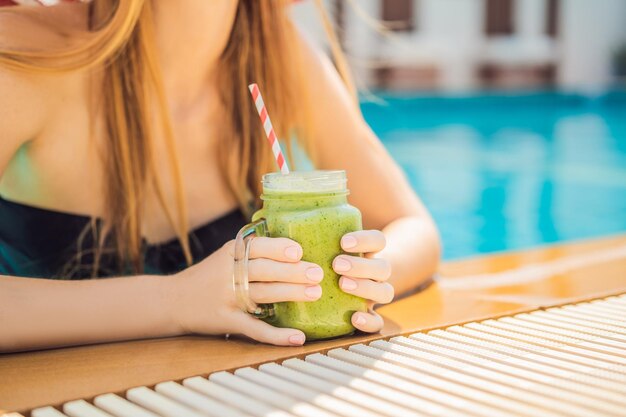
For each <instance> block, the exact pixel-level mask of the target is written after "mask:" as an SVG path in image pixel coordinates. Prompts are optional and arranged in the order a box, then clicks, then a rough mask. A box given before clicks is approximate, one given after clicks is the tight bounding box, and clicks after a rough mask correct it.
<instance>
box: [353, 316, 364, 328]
mask: <svg viewBox="0 0 626 417" xmlns="http://www.w3.org/2000/svg"><path fill="white" fill-rule="evenodd" d="M365 323H366V320H365V318H364V317H363V316H362V315H360V314H359V315H358V316H356V318H355V319H354V324H356V325H357V326H362V325H364V324H365Z"/></svg>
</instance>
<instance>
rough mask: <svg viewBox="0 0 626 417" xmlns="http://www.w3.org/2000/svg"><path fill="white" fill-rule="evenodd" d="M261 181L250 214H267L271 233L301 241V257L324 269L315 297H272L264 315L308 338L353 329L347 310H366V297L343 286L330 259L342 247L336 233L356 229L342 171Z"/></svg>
mask: <svg viewBox="0 0 626 417" xmlns="http://www.w3.org/2000/svg"><path fill="white" fill-rule="evenodd" d="M290 177H291V178H290ZM263 184H264V186H263V196H262V199H263V208H262V209H261V210H259V211H258V212H256V213H255V214H254V216H253V218H252V220H253V221H254V220H257V219H259V218H264V219H266V222H267V229H268V231H269V235H270V236H272V237H288V238H290V239H293V240H295V241H296V242H298V243H299V244H300V245H301V246H302V249H303V256H302V259H303V260H305V261H308V262H313V263H316V264H318V265H319V266H321V267H322V269H323V270H324V279H323V280H322V282H321V283H320V285H321V287H322V297H321V298H320V299H319V300H317V301H311V302H283V303H276V304H274V314H273V315H272V316H271V317H269V318H266V319H265V321H267V322H268V323H270V324H272V325H274V326H278V327H291V328H296V329H300V330H302V331H303V332H304V333H305V334H306V337H307V339H308V340H311V339H326V338H331V337H337V336H342V335H346V334H350V333H352V332H354V330H355V329H354V326H352V323H351V317H352V314H353V313H354V312H355V311H366V309H367V304H366V301H365V300H364V299H363V298H360V297H356V296H354V295H351V294H347V293H345V292H343V291H342V290H341V289H340V288H339V275H338V274H336V273H335V272H334V271H333V269H332V262H333V259H335V257H336V256H337V255H339V254H340V253H342V250H341V247H340V243H339V242H340V240H341V237H342V236H343V235H344V234H346V233H348V232H353V231H355V230H361V213H360V212H359V210H358V209H356V208H355V207H353V206H351V205H349V204H348V202H347V195H348V191H347V189H346V185H345V184H346V180H345V173H344V171H314V172H310V173H299V172H292V173H290V174H288V175H282V174H268V175H266V176H264V183H263Z"/></svg>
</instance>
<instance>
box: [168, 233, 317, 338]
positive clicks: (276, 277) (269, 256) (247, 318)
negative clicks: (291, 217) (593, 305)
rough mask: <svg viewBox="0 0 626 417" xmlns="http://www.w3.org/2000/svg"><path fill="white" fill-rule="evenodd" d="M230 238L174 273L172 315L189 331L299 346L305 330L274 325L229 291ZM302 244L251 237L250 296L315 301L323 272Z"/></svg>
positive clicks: (262, 299) (266, 300)
mask: <svg viewBox="0 0 626 417" xmlns="http://www.w3.org/2000/svg"><path fill="white" fill-rule="evenodd" d="M234 247H235V245H234V241H230V242H228V243H226V244H225V245H224V246H223V247H222V248H221V249H219V250H218V251H216V252H215V253H213V254H212V255H211V256H209V257H208V258H207V259H205V260H203V261H202V262H200V263H198V264H196V265H194V266H191V267H190V268H188V269H186V270H185V271H182V272H181V273H179V274H177V277H178V283H177V284H178V285H177V288H178V289H177V293H178V296H177V297H176V298H177V302H176V304H177V308H176V309H175V311H176V314H177V315H178V317H179V322H180V325H181V327H182V328H183V330H184V331H185V332H187V333H203V334H226V333H231V334H244V335H246V336H248V337H251V338H252V339H255V340H258V341H260V342H264V343H270V344H274V345H282V346H300V345H302V344H303V343H304V341H305V336H304V333H303V332H302V331H300V330H296V329H287V328H278V327H273V326H271V325H269V324H267V323H265V322H263V321H261V320H259V319H257V318H255V317H253V316H251V315H249V314H248V313H245V312H243V311H242V310H241V309H240V307H239V306H238V305H237V302H236V298H235V294H234V291H233V283H232V276H233V258H234ZM301 258H302V247H301V246H300V245H299V244H298V243H296V242H294V241H293V240H290V239H287V238H268V237H257V238H254V240H253V241H252V243H251V244H250V258H249V259H250V261H249V263H248V277H249V282H250V298H251V299H252V300H253V301H254V302H256V303H275V302H281V301H315V300H317V299H319V298H320V297H321V295H322V288H321V287H320V286H319V283H320V281H321V280H322V278H324V272H323V270H322V268H320V267H319V266H318V265H316V264H313V263H310V262H304V261H301V260H300V259H301Z"/></svg>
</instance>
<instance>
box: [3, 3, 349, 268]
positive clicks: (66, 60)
mask: <svg viewBox="0 0 626 417" xmlns="http://www.w3.org/2000/svg"><path fill="white" fill-rule="evenodd" d="M316 2H317V6H318V8H319V9H320V11H321V12H322V17H323V19H324V23H325V27H326V29H327V30H328V31H329V34H330V41H331V42H330V43H331V45H333V47H332V50H333V53H334V56H335V62H336V63H337V64H338V68H339V69H340V70H341V72H342V73H343V74H342V75H343V76H344V80H346V81H348V85H349V86H351V83H349V77H348V76H347V70H346V66H345V65H346V64H345V60H344V58H343V56H341V54H340V53H339V49H338V47H337V38H336V37H335V36H334V33H332V28H331V25H330V20H329V19H328V16H327V15H326V13H325V11H324V10H323V6H322V3H321V0H316ZM287 3H289V1H287V0H273V1H265V0H263V1H260V0H239V3H238V6H237V11H236V17H235V21H234V24H233V28H232V31H231V34H230V39H229V42H228V45H227V47H226V49H225V50H224V51H223V54H222V56H221V58H220V70H219V77H220V78H221V79H220V82H219V86H220V88H221V91H220V99H221V100H222V103H223V105H224V108H225V115H226V117H227V120H226V121H225V123H224V129H220V131H221V135H222V136H223V137H221V138H219V144H220V147H219V150H218V154H219V158H218V160H219V161H220V164H221V166H220V168H221V170H222V172H223V173H224V174H225V177H226V180H227V183H228V186H229V188H230V190H231V192H232V193H233V195H234V196H235V197H236V199H237V201H238V203H239V205H240V208H241V209H242V211H244V213H247V214H249V213H250V212H251V210H252V209H253V207H254V206H255V204H258V200H257V198H258V196H259V195H260V192H261V182H260V179H261V176H262V174H264V173H266V172H269V171H272V170H273V169H274V165H273V164H274V162H273V159H272V153H271V151H270V149H269V147H268V146H267V144H266V143H265V139H264V138H263V130H262V126H261V124H260V122H259V120H258V117H257V116H256V113H255V108H254V105H253V103H252V100H251V99H250V97H249V95H248V94H249V93H248V89H247V85H248V84H249V83H250V82H256V83H258V84H259V86H260V88H261V90H262V91H263V95H264V99H265V101H266V104H267V107H268V109H270V111H271V114H272V118H273V120H274V122H275V128H276V130H277V134H278V135H279V137H281V138H282V139H283V140H285V143H286V146H287V148H288V150H289V149H290V143H291V142H290V140H291V138H294V137H295V138H297V139H298V140H299V141H301V143H302V144H303V145H304V147H305V148H307V149H310V146H308V144H310V140H311V138H310V130H311V129H310V128H309V126H310V124H309V121H308V114H309V113H308V112H309V109H308V107H307V103H308V102H307V100H306V97H307V85H306V79H305V77H304V76H303V72H302V66H301V64H300V62H301V60H300V57H299V48H298V47H297V46H296V35H297V34H296V33H295V32H294V31H295V29H294V28H293V27H292V25H291V22H290V21H289V18H288V16H287V11H286V10H285V9H286V5H287ZM88 7H89V10H88V13H89V27H88V28H87V30H86V31H83V32H80V31H79V30H69V29H65V30H64V33H62V35H63V36H62V37H61V38H62V39H63V42H61V43H62V45H61V46H57V47H54V48H51V49H50V50H41V51H36V52H35V51H33V49H31V48H25V49H20V50H13V49H6V48H2V47H1V46H0V65H4V66H7V67H9V68H12V69H16V70H24V71H35V72H66V71H73V70H85V69H94V68H103V72H102V74H103V75H102V83H101V91H100V92H99V94H98V96H99V101H100V103H99V106H100V108H101V110H102V114H103V117H104V126H105V133H106V149H105V158H104V170H105V172H104V178H105V213H104V220H105V228H104V233H103V234H102V237H101V238H100V241H103V239H104V236H108V237H110V238H111V239H112V241H113V242H114V244H115V251H116V253H117V258H118V260H119V262H120V265H122V266H123V268H124V269H127V270H128V269H131V270H132V271H134V272H136V273H139V272H141V271H142V266H143V258H142V230H141V224H142V216H143V211H144V210H143V209H144V207H143V205H144V201H145V198H146V193H147V190H148V189H150V190H153V191H154V192H155V193H156V196H157V199H158V201H159V203H160V205H161V207H162V209H163V210H164V213H165V215H166V216H167V218H168V220H169V221H170V223H171V224H172V226H173V227H174V229H175V230H176V234H177V236H178V239H179V240H180V242H181V246H182V248H183V252H184V254H185V257H186V260H187V262H188V263H189V264H190V263H191V262H192V258H191V251H190V247H189V241H188V234H187V233H188V228H189V227H188V222H187V208H186V203H185V198H184V193H183V186H182V178H181V173H180V168H179V162H178V157H177V149H176V142H175V140H174V135H173V130H172V126H171V122H170V117H169V114H168V110H167V105H166V98H165V93H164V88H163V83H162V80H161V73H160V69H159V67H158V65H157V60H156V51H155V50H156V48H155V40H154V28H153V18H152V13H153V10H152V3H151V1H150V0H117V1H115V0H96V1H95V2H94V3H92V4H90V5H89V6H88ZM7 9H8V10H10V9H13V8H7ZM20 9H21V8H20ZM0 12H1V13H5V11H1V10H0ZM8 13H18V12H13V11H9V12H8ZM26 13H28V12H26ZM155 99H156V103H157V109H158V119H159V121H160V125H159V126H157V128H158V129H161V131H162V133H163V136H164V137H165V145H166V149H167V152H168V155H169V175H171V177H172V180H173V181H172V182H173V184H174V189H175V202H174V204H173V207H170V205H168V204H166V200H165V198H164V194H163V192H162V187H161V185H160V179H159V173H158V172H157V170H156V167H155V164H154V157H153V151H154V144H153V141H154V139H153V138H154V136H155V135H154V132H153V131H152V129H153V127H152V124H151V120H152V114H151V111H150V107H149V105H150V104H152V103H154V101H155ZM288 153H290V152H288Z"/></svg>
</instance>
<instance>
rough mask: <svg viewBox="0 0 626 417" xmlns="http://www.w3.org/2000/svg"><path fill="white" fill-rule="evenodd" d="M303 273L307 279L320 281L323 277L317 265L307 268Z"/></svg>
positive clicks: (322, 272)
mask: <svg viewBox="0 0 626 417" xmlns="http://www.w3.org/2000/svg"><path fill="white" fill-rule="evenodd" d="M305 275H306V277H307V279H308V280H309V281H313V282H320V281H321V280H322V278H324V271H323V270H322V268H320V267H319V266H314V267H311V268H308V269H307V270H306V272H305Z"/></svg>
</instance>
